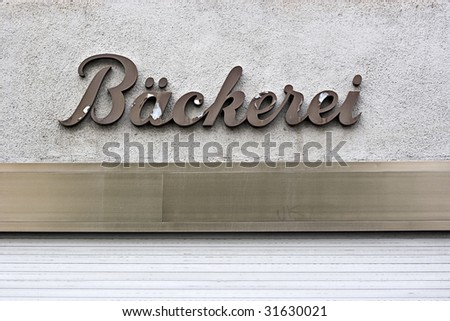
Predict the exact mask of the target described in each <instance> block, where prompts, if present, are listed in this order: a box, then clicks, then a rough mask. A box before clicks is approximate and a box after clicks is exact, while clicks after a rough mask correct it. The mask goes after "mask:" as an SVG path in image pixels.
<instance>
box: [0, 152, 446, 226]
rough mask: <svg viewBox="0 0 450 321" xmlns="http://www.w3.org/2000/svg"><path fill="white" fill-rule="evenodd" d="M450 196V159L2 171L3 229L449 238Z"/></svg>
mask: <svg viewBox="0 0 450 321" xmlns="http://www.w3.org/2000/svg"><path fill="white" fill-rule="evenodd" d="M449 195H450V162H448V161H447V162H445V161H444V162H386V163H380V162H371V163H349V166H346V167H342V166H339V165H338V164H335V166H330V167H326V166H321V167H317V168H311V167H307V166H297V167H295V168H286V167H285V166H283V164H278V165H277V166H276V167H275V168H271V167H267V166H265V165H264V164H258V165H257V166H255V167H253V168H244V167H242V166H238V165H236V166H233V167H228V166H225V165H224V164H222V165H220V166H219V167H215V168H210V167H207V166H205V165H204V164H199V165H198V166H187V167H184V168H181V167H178V166H176V164H171V165H167V166H165V167H162V168H155V167H151V166H148V167H146V168H139V167H138V166H131V167H130V168H123V167H118V168H105V167H101V166H100V164H0V231H2V232H11V231H16V232H17V231H18V232H30V231H39V232H63V231H64V232H218V231H221V232H232V231H233V232H249V231H251V232H262V231H266V232H269V231H270V232H276V231H297V232H298V231H418V230H427V231H439V230H446V231H449V230H450V198H449V197H448V196H449Z"/></svg>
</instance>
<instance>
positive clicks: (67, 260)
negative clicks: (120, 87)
mask: <svg viewBox="0 0 450 321" xmlns="http://www.w3.org/2000/svg"><path fill="white" fill-rule="evenodd" d="M449 24H450V4H449V2H448V1H447V0H436V1H433V0H429V1H427V0H389V1H388V0H385V1H375V0H373V1H371V0H367V1H361V0H342V1H337V0H318V1H289V0H268V1H263V0H249V1H246V0H236V1H228V0H227V1H216V0H211V1H206V0H187V1H175V0H169V1H154V0H150V1H143V0H142V1H141V0H131V1H125V0H123V1H122V0H110V1H107V0H105V1H100V0H98V1H87V0H82V1H80V0H73V1H68V0H67V1H66V0H64V1H63V0H60V1H58V0H55V1H50V0H35V1H32V0H19V1H15V0H3V1H0V74H1V76H0V120H1V123H0V162H2V163H32V162H37V163H44V162H45V163H46V162H49V163H60V162H64V163H66V162H67V163H70V162H75V163H83V162H103V161H109V160H110V159H109V158H107V156H106V155H105V153H104V146H105V144H107V143H111V142H113V143H120V147H119V148H118V149H117V150H115V151H116V152H117V153H119V154H121V155H123V150H124V145H125V144H124V139H125V138H124V137H127V138H126V139H129V141H130V142H137V143H140V144H143V145H144V146H146V145H147V143H153V144H154V151H155V155H153V156H154V158H155V160H156V161H160V160H161V155H162V151H161V146H162V144H163V142H166V143H168V144H169V146H170V144H171V143H173V142H174V137H175V136H176V135H177V134H179V135H180V139H181V140H182V141H185V140H187V137H188V136H189V135H190V134H192V133H193V134H195V139H196V141H198V142H200V143H201V144H202V146H203V145H204V144H206V143H208V142H218V143H219V144H220V145H221V146H223V148H224V149H225V148H226V146H228V145H229V144H230V143H232V142H237V143H239V144H240V146H242V144H244V143H248V142H256V143H258V144H259V146H261V143H262V142H263V141H264V137H265V136H266V135H267V134H269V133H270V137H271V140H272V141H274V142H276V143H277V144H278V145H277V146H279V145H280V144H281V143H286V142H288V143H289V142H292V143H293V144H294V145H293V146H294V147H295V148H294V149H293V150H292V151H291V152H289V151H288V152H287V154H285V155H284V156H283V155H281V154H280V152H279V150H278V149H277V148H275V149H274V151H273V154H272V160H277V161H284V160H287V161H290V160H292V159H291V157H292V153H293V152H297V153H300V154H302V153H303V151H302V148H303V147H304V146H305V145H306V144H308V143H311V142H312V143H314V142H317V143H319V144H321V146H323V147H324V148H322V149H317V148H312V149H311V150H310V151H311V154H310V155H309V157H310V159H309V160H312V161H314V160H324V159H325V158H326V152H325V150H326V137H327V132H328V133H331V135H332V139H333V143H332V147H335V146H337V145H338V144H339V143H340V142H345V144H344V145H343V146H342V148H341V149H340V150H339V155H340V156H341V157H342V159H343V160H344V161H406V160H424V161H425V160H449V159H450V143H449V141H450V130H449V125H450V105H449V102H448V97H447V92H448V89H449V88H450V62H449V61H450V59H449V57H450V38H449V31H450V30H449V29H450V28H449ZM101 53H115V54H120V55H123V56H126V57H128V58H130V59H131V60H133V61H134V62H135V63H136V65H137V67H138V71H139V78H138V81H137V83H136V85H135V86H134V88H133V89H131V90H130V91H128V92H127V93H126V96H125V97H126V112H125V114H124V116H123V117H122V119H121V120H120V121H119V122H118V123H116V124H114V125H111V126H105V127H102V126H99V125H97V124H95V123H94V122H93V121H92V119H90V118H87V119H85V120H83V121H82V123H81V124H79V125H77V126H76V127H73V128H66V127H63V126H61V125H60V124H59V122H58V120H61V119H65V118H67V117H69V116H70V115H71V113H72V112H73V110H74V109H75V108H76V106H77V104H78V103H79V101H80V99H81V97H82V95H83V94H84V92H85V90H86V88H87V86H88V84H89V82H90V80H91V79H92V77H93V76H94V74H95V73H96V72H97V71H98V70H99V69H100V68H101V66H104V65H105V63H100V64H93V65H90V66H89V68H88V69H87V77H86V78H84V79H83V78H80V77H79V76H78V73H77V68H78V66H79V64H80V63H81V62H82V61H83V60H84V59H85V58H87V57H89V56H92V55H94V54H101ZM237 65H240V66H242V67H243V76H242V78H241V80H240V82H239V83H238V85H237V87H236V89H239V90H243V91H244V92H245V93H246V103H245V104H244V107H247V105H248V103H249V102H250V100H251V98H252V97H254V96H255V95H256V94H257V93H259V92H262V91H266V90H270V91H273V92H274V93H275V94H276V95H277V96H278V104H279V103H280V102H281V101H282V99H283V98H284V94H283V88H284V86H285V85H287V84H291V85H293V86H294V89H295V90H298V91H300V92H302V93H303V95H304V97H305V103H304V104H303V110H305V108H307V106H308V104H309V102H310V100H311V99H312V98H313V96H314V95H315V94H317V93H319V92H320V91H322V90H326V89H330V90H334V91H336V92H337V93H338V94H339V104H341V103H342V102H343V100H344V99H345V97H346V95H347V93H348V91H350V90H354V87H353V86H352V79H353V76H354V75H356V74H360V75H362V78H363V81H362V85H361V86H360V90H361V96H360V101H359V102H358V104H357V111H358V112H361V113H362V116H361V118H360V120H359V122H358V123H356V124H355V125H353V126H350V127H343V126H341V125H340V124H339V123H338V122H337V121H333V122H332V123H330V124H328V125H325V126H321V127H318V126H314V125H312V124H311V123H309V122H307V121H305V122H302V123H301V124H299V125H298V126H295V127H290V126H288V125H287V124H286V123H285V122H284V120H283V119H282V118H283V115H279V117H277V119H276V120H275V121H274V122H273V123H271V124H270V125H269V126H267V127H264V128H259V129H255V128H252V127H251V126H250V125H248V124H245V123H244V124H242V125H241V126H239V127H237V128H235V129H230V128H227V127H226V126H225V125H224V124H223V119H222V118H219V119H218V121H217V123H216V124H215V126H214V127H212V128H210V129H205V128H203V127H202V126H201V124H196V125H194V126H192V127H188V128H180V127H179V126H176V125H175V124H174V123H170V124H167V125H165V126H163V127H160V128H154V127H151V126H146V127H145V128H136V127H135V126H133V125H132V124H131V123H130V120H129V114H128V112H129V109H130V108H131V104H132V102H133V100H134V99H135V98H136V97H137V96H138V95H139V94H140V93H142V92H143V91H144V82H145V80H146V78H147V77H153V78H154V79H155V80H156V81H158V80H159V79H160V78H162V77H167V79H168V80H169V85H168V87H167V90H170V91H172V92H173V96H172V97H173V100H172V102H171V104H172V105H173V103H174V100H176V99H178V98H179V97H180V96H181V95H183V94H184V93H186V92H189V91H199V92H201V93H203V94H204V96H205V102H204V105H203V106H204V107H207V106H209V105H210V104H211V103H212V102H213V101H214V99H215V97H216V95H217V92H218V90H219V88H220V87H221V85H222V83H223V81H224V79H225V77H226V75H227V74H228V72H229V71H230V70H231V68H233V67H234V66H237ZM110 76H111V77H110V78H108V80H107V84H106V86H105V87H104V88H103V90H102V93H101V94H100V96H99V97H98V99H97V102H96V107H95V108H96V109H97V111H98V113H99V115H103V116H104V115H106V114H107V113H108V110H109V105H110V100H109V97H108V95H107V94H106V90H105V88H106V87H108V86H111V85H114V84H117V83H118V82H120V79H121V78H122V77H123V73H121V71H120V69H118V68H117V65H116V66H115V69H114V70H113V73H112V74H111V75H110ZM148 112H149V111H148ZM243 112H245V111H243ZM190 113H192V114H195V111H193V110H191V111H190ZM197 113H198V112H197ZM328 135H330V134H328ZM180 151H181V156H180V160H187V158H188V155H187V152H186V150H184V149H182V150H180ZM257 153H258V155H260V156H261V157H264V154H263V149H262V148H261V147H258V148H257ZM173 156H174V155H173V152H171V154H170V155H169V159H168V161H175V159H174V157H173ZM203 156H204V154H203V151H202V149H201V148H200V149H197V150H196V153H195V159H196V160H197V161H202V160H203ZM302 157H304V155H302ZM129 160H130V161H132V162H133V161H134V162H136V161H138V160H139V158H138V155H137V149H136V148H131V156H130V159H129ZM144 160H145V161H148V160H149V158H148V154H146V155H144ZM210 160H211V161H230V160H231V161H235V162H238V161H249V160H250V161H251V160H253V159H249V158H248V156H247V155H245V154H244V153H243V152H242V150H241V149H236V150H235V152H234V153H233V158H232V159H229V158H227V155H224V156H223V157H219V156H218V157H216V158H213V159H210ZM449 253H450V235H449V233H448V232H441V233H430V232H429V233H367V234H364V233H356V234H352V233H338V234H327V233H316V234H300V233H289V234H270V233H265V234H238V233H231V234H220V233H215V234H214V233H213V234H122V235H115V234H105V235H99V234H20V233H10V234H7V233H0V254H1V255H0V299H10V300H11V299H68V300H70V299H75V300H77V299H161V298H163V299H183V300H187V299H213V300H230V299H239V300H245V299H261V300H263V299H267V300H269V299H280V300H290V299H291V300H294V299H317V300H320V299H353V300H358V299H367V300H371V299H386V300H394V299H397V300H399V299H400V300H403V299H412V300H418V299H428V300H432V299H447V300H448V299H450V296H449V293H450V292H449V289H450V279H449V272H450V262H449ZM274 272H277V273H274Z"/></svg>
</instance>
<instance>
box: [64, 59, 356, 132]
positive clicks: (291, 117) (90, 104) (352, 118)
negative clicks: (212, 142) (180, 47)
mask: <svg viewBox="0 0 450 321" xmlns="http://www.w3.org/2000/svg"><path fill="white" fill-rule="evenodd" d="M103 59H112V60H114V61H117V62H118V63H120V64H121V65H122V67H123V68H124V70H125V76H124V78H123V80H122V82H121V83H120V84H119V85H117V86H115V87H113V88H108V92H109V94H110V95H111V99H112V106H111V111H110V112H109V114H108V115H106V116H105V117H103V118H99V117H97V116H96V113H95V108H94V107H95V99H96V97H97V95H98V93H99V90H100V88H101V85H102V83H103V81H104V79H105V77H106V75H107V74H108V72H109V71H110V70H111V67H110V66H109V67H104V68H103V69H101V70H100V71H98V72H97V74H96V75H95V76H94V78H93V79H92V81H91V83H90V84H89V86H88V88H87V89H86V92H85V93H84V95H83V97H82V99H81V101H80V103H79V104H78V107H77V108H76V109H75V111H74V112H73V114H72V115H71V116H70V117H69V118H67V119H66V120H63V121H60V122H61V124H62V125H64V126H68V127H69V126H74V125H76V124H78V123H80V122H81V121H82V120H83V119H85V118H86V116H87V115H88V114H90V116H91V118H92V120H93V121H94V122H95V123H97V124H99V125H110V124H112V123H114V122H116V121H118V120H119V119H120V118H121V117H122V115H123V113H124V111H125V98H124V92H126V91H127V90H129V89H130V88H132V87H133V86H134V85H135V83H136V80H137V77H138V71H137V68H136V65H135V64H134V63H133V61H131V60H130V59H128V58H126V57H124V56H120V55H115V54H100V55H95V56H91V57H89V58H87V59H85V60H84V61H83V62H82V63H81V64H80V66H79V67H78V74H79V75H80V76H81V77H84V76H85V73H84V69H85V67H86V65H87V64H89V63H91V62H93V61H98V60H103ZM241 75H242V68H241V67H240V66H236V67H234V68H233V69H232V70H231V71H230V73H229V74H228V76H227V77H226V79H225V81H224V82H223V85H222V87H221V88H220V90H219V93H218V94H217V97H216V99H215V101H214V102H213V103H212V104H211V105H210V106H209V107H207V108H206V109H205V110H204V111H203V113H202V114H201V115H200V116H197V117H193V118H190V117H189V116H188V115H187V114H186V108H187V107H188V106H192V105H193V106H195V107H197V108H199V107H201V106H202V105H203V101H204V96H203V94H202V93H200V92H196V91H192V92H188V93H186V94H184V95H182V96H181V97H180V98H178V100H177V101H176V102H175V104H174V106H173V108H172V109H171V110H169V108H168V105H169V101H170V99H171V96H172V92H170V91H158V92H155V91H145V92H144V93H142V94H140V95H139V96H138V97H137V98H136V99H135V100H134V103H133V105H132V107H131V110H130V114H129V117H130V120H131V122H132V123H133V124H134V125H135V126H145V125H149V124H150V125H152V126H162V125H164V124H167V123H168V122H171V121H172V120H173V121H174V122H175V123H176V124H177V125H179V126H191V125H193V124H195V123H197V122H199V121H201V120H202V121H203V123H202V125H203V126H205V127H211V126H213V125H214V123H215V121H216V119H217V118H218V116H219V114H220V113H221V112H222V111H223V115H224V123H225V125H226V126H228V127H236V126H239V125H241V124H242V123H243V122H244V121H245V120H247V122H248V123H249V124H250V125H252V126H254V127H263V126H266V125H268V124H270V123H271V122H272V121H273V120H274V119H275V118H276V117H277V116H278V114H279V113H280V112H281V111H282V110H283V109H287V110H286V114H285V120H286V123H288V124H289V125H291V126H295V125H298V124H300V123H301V122H302V121H304V120H306V119H309V121H310V122H311V123H313V124H315V125H325V124H328V123H329V122H331V121H332V120H333V119H335V118H337V119H338V120H339V122H340V123H341V124H342V125H345V126H349V125H353V124H355V123H356V122H357V121H358V119H359V117H360V115H361V114H360V113H359V114H357V115H354V109H355V105H356V102H357V100H358V97H359V90H354V91H350V92H348V94H347V97H346V99H345V101H344V102H343V103H342V105H341V106H338V95H337V93H335V92H334V91H332V90H325V91H321V92H319V93H318V94H317V95H315V96H314V97H313V98H312V100H311V102H310V104H309V106H308V109H307V110H306V113H305V114H304V115H301V107H302V105H303V102H304V97H303V94H302V93H300V92H298V91H295V90H294V88H293V86H292V85H286V86H285V87H284V93H285V97H284V99H283V101H282V102H281V104H280V105H278V106H277V105H276V102H277V96H276V95H275V93H273V92H271V91H266V92H261V93H258V94H257V95H256V96H254V97H253V99H252V100H251V101H250V103H249V105H248V107H247V112H246V116H245V117H242V118H238V117H237V110H238V109H239V108H241V107H242V105H243V104H244V100H245V93H244V92H243V91H240V90H234V87H235V86H236V84H237V83H238V81H239V79H240V77H241ZM361 81H362V78H361V76H360V75H356V76H355V77H354V78H353V85H354V86H355V87H359V85H360V84H361ZM153 85H154V80H153V78H148V79H147V80H146V81H145V87H146V88H147V89H148V90H150V89H151V88H152V87H153ZM158 86H159V87H160V88H161V89H163V88H165V87H166V86H167V79H166V78H162V79H161V80H160V81H159V82H158ZM147 102H149V103H153V109H152V113H151V114H150V115H149V116H147V117H143V116H142V114H143V113H142V110H143V108H144V105H145V104H146V103H147Z"/></svg>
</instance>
